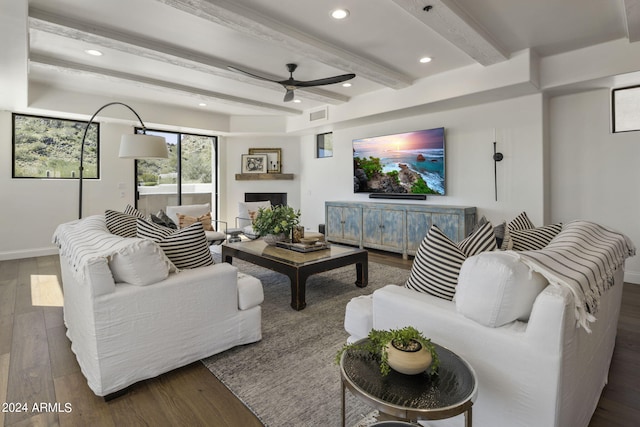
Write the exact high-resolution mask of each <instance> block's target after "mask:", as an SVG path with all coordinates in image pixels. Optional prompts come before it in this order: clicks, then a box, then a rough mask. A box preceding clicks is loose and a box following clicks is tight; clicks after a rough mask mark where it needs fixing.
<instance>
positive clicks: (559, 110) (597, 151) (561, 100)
mask: <svg viewBox="0 0 640 427" xmlns="http://www.w3.org/2000/svg"><path fill="white" fill-rule="evenodd" d="M549 109H550V117H551V123H550V137H551V150H550V155H551V156H550V157H551V160H550V163H551V201H552V202H551V204H552V221H553V222H560V221H569V220H572V219H585V220H591V221H595V222H598V223H601V224H603V225H607V226H609V227H612V228H614V229H616V230H618V231H620V232H622V233H624V234H626V235H627V236H629V237H630V238H631V240H632V241H633V242H634V243H635V245H636V246H638V245H640V221H639V217H638V212H640V191H639V190H638V189H639V188H640V187H639V185H640V167H638V161H639V160H640V132H626V133H617V134H612V133H611V131H610V92H609V90H606V89H604V90H595V91H590V92H584V93H579V94H574V95H566V96H558V97H555V98H552V99H551V100H550V103H549ZM625 280H626V281H627V282H632V283H640V257H639V256H637V255H636V256H635V257H633V258H631V259H629V260H627V264H626V274H625Z"/></svg>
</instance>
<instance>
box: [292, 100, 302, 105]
mask: <svg viewBox="0 0 640 427" xmlns="http://www.w3.org/2000/svg"><path fill="white" fill-rule="evenodd" d="M293 102H295V103H296V104H300V103H301V102H302V101H301V100H299V99H294V100H293Z"/></svg>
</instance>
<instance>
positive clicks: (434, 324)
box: [345, 252, 624, 427]
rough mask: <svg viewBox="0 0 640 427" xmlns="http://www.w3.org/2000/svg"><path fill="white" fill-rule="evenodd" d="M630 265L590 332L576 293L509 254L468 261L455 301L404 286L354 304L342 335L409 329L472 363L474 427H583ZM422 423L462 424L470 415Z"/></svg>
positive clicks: (602, 373) (599, 383) (618, 274)
mask: <svg viewBox="0 0 640 427" xmlns="http://www.w3.org/2000/svg"><path fill="white" fill-rule="evenodd" d="M623 267H624V265H622V266H621V267H620V268H618V269H617V270H616V271H615V273H614V274H613V278H614V280H615V284H614V285H613V286H611V287H610V288H609V289H608V290H607V291H606V292H605V293H604V294H603V295H602V296H601V299H600V307H599V310H598V312H597V315H596V318H597V320H596V321H595V322H593V323H591V324H590V328H591V330H592V332H591V333H587V332H586V331H585V329H584V328H583V327H577V323H576V322H577V320H576V309H575V303H574V298H573V295H572V293H571V291H570V290H568V289H567V288H566V287H560V286H557V285H551V284H548V282H547V280H546V279H545V278H544V277H542V276H541V275H539V274H538V273H534V272H532V271H530V270H529V268H528V267H527V266H525V265H524V264H523V263H522V262H521V261H520V260H518V259H517V258H516V257H514V254H513V253H512V252H511V253H509V252H490V253H482V254H480V255H476V256H474V257H471V258H468V259H467V260H466V261H464V264H463V266H462V270H461V272H460V276H459V281H458V286H457V290H456V297H455V300H454V301H448V300H445V299H441V298H438V297H435V296H432V295H429V294H427V293H422V292H417V291H415V290H412V289H408V288H406V287H403V286H397V285H387V286H385V287H383V288H381V289H379V290H376V291H375V292H374V293H373V294H372V295H367V296H360V297H357V298H354V299H353V300H351V301H350V302H349V303H348V305H347V308H346V315H345V329H346V330H347V332H348V333H349V334H350V337H349V341H351V342H352V341H355V340H357V339H360V338H363V337H365V336H366V335H367V334H368V332H369V330H370V329H371V328H375V329H392V328H400V327H404V326H408V325H410V326H414V327H416V328H417V329H419V330H421V331H422V332H423V333H425V335H426V336H427V337H429V338H431V339H432V340H433V341H434V342H437V343H439V344H440V345H443V346H445V347H447V348H449V349H450V350H452V351H454V352H456V353H457V354H459V355H460V356H462V357H463V358H464V359H466V360H467V361H468V362H469V363H470V365H471V366H472V367H473V369H474V370H475V373H476V375H477V380H478V393H477V396H476V399H475V402H474V406H473V425H474V426H475V427H515V426H530V427H574V426H575V427H584V426H587V425H588V424H589V420H590V419H591V416H592V415H593V412H594V410H595V408H596V405H597V403H598V400H599V397H600V394H601V392H602V389H603V387H604V385H605V384H606V382H607V374H608V371H609V365H610V362H611V357H612V353H613V348H614V345H615V336H616V328H617V323H618V316H619V311H620V301H621V296H622V288H623V269H624V268H623ZM422 423H424V425H430V426H431V425H433V426H445V425H446V426H463V425H464V418H463V416H462V415H460V416H457V417H454V418H451V419H448V420H439V421H428V422H422Z"/></svg>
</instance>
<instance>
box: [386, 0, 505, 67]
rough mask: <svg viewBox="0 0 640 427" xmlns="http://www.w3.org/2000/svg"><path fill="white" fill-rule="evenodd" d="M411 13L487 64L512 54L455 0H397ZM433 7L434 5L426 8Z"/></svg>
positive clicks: (483, 63) (472, 56) (499, 60)
mask: <svg viewBox="0 0 640 427" xmlns="http://www.w3.org/2000/svg"><path fill="white" fill-rule="evenodd" d="M393 1H394V3H395V4H397V5H398V6H400V7H401V8H402V9H404V10H405V11H406V12H407V13H409V14H410V15H411V16H413V17H414V18H416V19H417V20H418V21H420V22H422V23H423V24H424V25H426V26H428V27H429V28H431V29H432V30H433V31H435V32H436V33H438V34H440V36H442V37H443V38H444V39H446V40H447V41H449V42H450V43H451V44H453V45H454V46H455V47H457V48H458V49H460V50H462V51H463V52H465V53H466V54H467V55H469V56H470V57H471V58H473V60H474V61H476V62H478V63H479V64H482V65H484V66H487V65H492V64H497V63H498V62H502V61H506V60H507V59H509V55H508V54H507V52H506V51H505V49H503V48H502V47H501V46H500V44H499V43H498V42H497V41H496V40H494V39H493V37H492V36H491V34H489V32H488V31H487V30H485V29H484V28H482V26H481V25H480V24H478V23H477V22H476V21H475V20H474V19H473V18H472V17H471V16H470V15H469V14H468V13H466V12H465V11H464V10H463V9H462V8H460V6H458V5H457V4H456V3H455V2H454V1H452V0H429V1H425V0H393ZM428 7H430V9H428V10H427V9H426V8H428Z"/></svg>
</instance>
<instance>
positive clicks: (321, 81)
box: [294, 74, 356, 87]
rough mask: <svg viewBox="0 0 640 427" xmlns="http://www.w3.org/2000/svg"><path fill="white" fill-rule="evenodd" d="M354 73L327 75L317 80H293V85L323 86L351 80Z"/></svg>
mask: <svg viewBox="0 0 640 427" xmlns="http://www.w3.org/2000/svg"><path fill="white" fill-rule="evenodd" d="M355 76H356V75H355V74H342V75H340V76H334V77H327V78H324V79H318V80H308V81H297V80H296V81H295V82H294V85H295V86H297V87H311V86H323V85H332V84H335V83H341V82H344V81H347V80H351V79H352V78H354V77H355Z"/></svg>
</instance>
